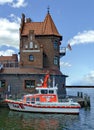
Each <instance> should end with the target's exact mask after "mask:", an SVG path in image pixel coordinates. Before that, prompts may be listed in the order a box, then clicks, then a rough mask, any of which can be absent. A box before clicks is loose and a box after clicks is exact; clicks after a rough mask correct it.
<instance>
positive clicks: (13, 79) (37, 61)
mask: <svg viewBox="0 0 94 130" xmlns="http://www.w3.org/2000/svg"><path fill="white" fill-rule="evenodd" d="M61 40H62V36H61V35H60V34H59V32H58V30H57V28H56V26H55V24H54V22H53V19H52V17H51V15H50V13H49V11H48V13H47V15H46V17H45V19H44V21H43V22H33V21H32V20H31V19H30V18H25V15H24V14H22V18H21V25H20V46H19V48H20V52H19V54H20V61H18V60H16V62H14V64H15V66H13V65H12V66H4V64H3V62H1V60H0V63H1V64H3V68H2V69H1V71H0V85H1V86H0V94H1V96H4V94H6V93H7V94H10V95H12V96H13V97H21V96H22V95H23V94H25V93H34V92H35V87H36V85H38V84H39V83H40V79H43V77H44V75H45V74H46V73H47V72H48V71H49V73H50V78H51V82H50V83H49V84H52V78H53V77H55V81H56V83H57V84H58V95H59V98H62V97H64V96H65V94H66V89H65V82H66V75H64V74H62V73H61V71H60V57H62V56H64V55H65V51H62V52H60V44H61ZM4 58H6V57H4V56H3V59H4ZM7 61H8V60H7ZM10 63H11V62H10ZM2 84H3V85H2Z"/></svg>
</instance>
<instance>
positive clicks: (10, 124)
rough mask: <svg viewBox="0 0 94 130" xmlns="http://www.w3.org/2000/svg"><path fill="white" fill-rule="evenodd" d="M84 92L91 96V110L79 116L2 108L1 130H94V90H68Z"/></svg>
mask: <svg viewBox="0 0 94 130" xmlns="http://www.w3.org/2000/svg"><path fill="white" fill-rule="evenodd" d="M78 91H79V92H84V93H87V94H88V95H89V96H90V100H91V107H90V109H89V108H88V109H84V108H83V109H82V108H81V110H80V114H79V115H64V114H36V113H25V112H16V111H10V110H9V109H7V108H0V130H94V101H93V99H94V92H93V91H94V89H77V88H76V89H74V88H72V89H67V93H68V94H71V95H77V92H78Z"/></svg>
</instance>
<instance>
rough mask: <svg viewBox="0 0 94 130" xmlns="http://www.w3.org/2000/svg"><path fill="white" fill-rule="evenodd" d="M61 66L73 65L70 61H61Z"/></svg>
mask: <svg viewBox="0 0 94 130" xmlns="http://www.w3.org/2000/svg"><path fill="white" fill-rule="evenodd" d="M60 67H71V64H70V63H68V62H63V61H61V62H60Z"/></svg>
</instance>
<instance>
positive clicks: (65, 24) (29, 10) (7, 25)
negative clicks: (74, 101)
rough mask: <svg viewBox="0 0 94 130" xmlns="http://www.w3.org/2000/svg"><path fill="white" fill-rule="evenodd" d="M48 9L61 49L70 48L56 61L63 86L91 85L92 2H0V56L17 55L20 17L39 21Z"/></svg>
mask: <svg viewBox="0 0 94 130" xmlns="http://www.w3.org/2000/svg"><path fill="white" fill-rule="evenodd" d="M48 6H49V7H50V14H51V16H52V18H53V21H54V23H55V25H56V27H57V29H58V31H59V33H60V34H61V35H62V36H63V40H62V45H61V47H67V45H68V43H70V45H71V47H72V50H71V51H70V50H68V49H66V55H65V56H64V57H62V58H61V62H60V64H61V71H62V73H63V74H65V75H68V76H69V77H68V78H67V79H66V84H67V85H94V60H93V59H94V58H93V54H94V0H0V55H11V54H12V53H18V52H19V27H20V18H21V14H22V13H24V14H25V15H26V17H30V18H31V19H32V20H33V21H35V22H41V21H43V20H44V18H45V16H46V14H47V7H48Z"/></svg>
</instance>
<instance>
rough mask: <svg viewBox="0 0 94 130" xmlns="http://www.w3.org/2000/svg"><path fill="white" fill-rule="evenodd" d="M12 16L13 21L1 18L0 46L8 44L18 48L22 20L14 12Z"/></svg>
mask: <svg viewBox="0 0 94 130" xmlns="http://www.w3.org/2000/svg"><path fill="white" fill-rule="evenodd" d="M11 18H12V21H10V20H8V19H6V18H0V46H2V45H7V46H13V47H15V48H18V47H19V27H20V20H19V18H18V17H16V16H14V15H13V14H12V15H11ZM14 18H15V19H14Z"/></svg>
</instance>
